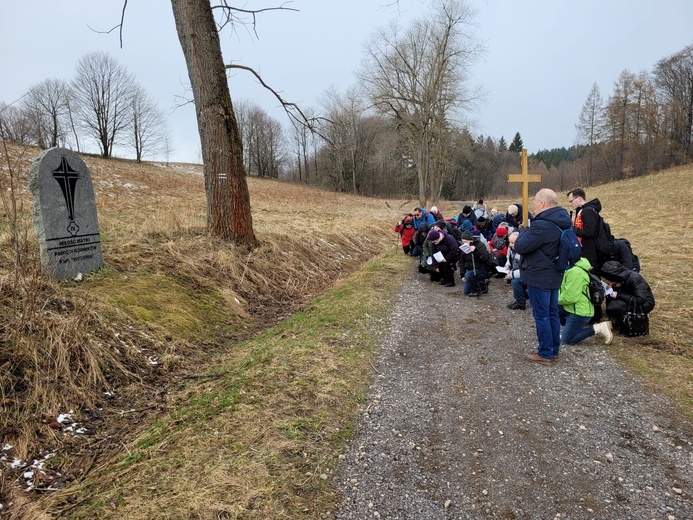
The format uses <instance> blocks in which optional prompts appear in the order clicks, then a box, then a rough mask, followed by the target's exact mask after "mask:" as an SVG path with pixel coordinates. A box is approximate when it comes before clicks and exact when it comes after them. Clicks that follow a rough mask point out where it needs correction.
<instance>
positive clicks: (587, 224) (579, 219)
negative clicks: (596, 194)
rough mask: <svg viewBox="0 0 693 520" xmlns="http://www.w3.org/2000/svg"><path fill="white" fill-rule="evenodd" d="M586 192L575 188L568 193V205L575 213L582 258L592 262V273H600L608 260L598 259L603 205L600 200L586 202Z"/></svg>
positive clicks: (574, 227) (575, 225)
mask: <svg viewBox="0 0 693 520" xmlns="http://www.w3.org/2000/svg"><path fill="white" fill-rule="evenodd" d="M585 196H586V195H585V190H583V189H582V188H575V189H573V190H570V191H569V192H568V204H570V207H571V208H573V210H574V211H575V221H574V223H573V229H574V231H575V234H576V235H577V236H578V238H579V239H580V244H581V245H582V256H583V257H584V258H587V260H589V261H590V265H591V266H592V272H593V273H598V272H599V269H600V268H601V266H602V263H603V262H604V261H605V260H607V259H602V260H601V261H599V260H600V259H599V258H598V256H599V255H598V254H597V246H596V238H597V235H598V234H599V219H600V218H601V217H600V216H599V212H600V211H601V210H602V203H601V202H599V199H592V200H591V201H589V202H586V201H585Z"/></svg>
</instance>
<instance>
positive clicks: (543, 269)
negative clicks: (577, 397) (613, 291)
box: [515, 188, 572, 365]
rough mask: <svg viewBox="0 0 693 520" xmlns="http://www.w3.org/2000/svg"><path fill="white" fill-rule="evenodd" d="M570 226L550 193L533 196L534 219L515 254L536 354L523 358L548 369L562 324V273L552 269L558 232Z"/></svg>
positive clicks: (548, 191)
mask: <svg viewBox="0 0 693 520" xmlns="http://www.w3.org/2000/svg"><path fill="white" fill-rule="evenodd" d="M571 225H572V222H571V220H570V215H568V212H567V211H566V210H564V209H563V208H561V207H559V206H558V197H557V196H556V193H555V192H554V191H553V190H549V189H546V188H545V189H542V190H539V191H538V192H537V194H536V195H535V196H534V219H533V220H532V223H531V225H530V227H528V228H524V229H522V230H521V231H520V235H519V236H518V237H517V240H515V251H516V252H518V253H519V254H521V255H522V266H521V268H520V280H521V281H522V282H524V283H526V284H527V292H528V293H529V302H530V304H531V305H532V315H533V316H534V323H535V325H536V329H537V338H538V340H539V345H538V347H537V353H536V354H534V353H533V354H525V359H526V360H527V361H532V362H535V363H542V364H544V365H551V364H553V363H554V362H555V361H558V351H559V349H560V346H561V322H560V319H559V317H558V289H559V288H560V287H561V282H562V281H563V273H562V272H560V271H558V270H557V269H556V267H555V265H554V261H555V258H556V257H557V256H558V247H559V243H560V240H561V230H563V229H568V228H570V226H571Z"/></svg>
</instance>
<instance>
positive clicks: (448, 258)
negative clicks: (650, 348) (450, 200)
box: [395, 207, 655, 345]
mask: <svg viewBox="0 0 693 520" xmlns="http://www.w3.org/2000/svg"><path fill="white" fill-rule="evenodd" d="M464 209H467V208H466V207H465V208H464ZM417 212H418V214H419V218H420V221H419V222H418V223H417V224H418V226H417V227H416V228H414V220H415V219H416V213H417ZM422 212H423V213H424V214H428V212H426V210H425V209H420V208H416V210H415V213H414V215H410V216H407V217H405V218H404V219H403V220H402V221H400V222H398V223H397V225H396V226H395V231H396V232H400V234H402V233H401V231H402V230H403V229H404V230H409V228H411V231H410V232H409V237H407V238H404V237H403V240H402V244H403V249H404V252H405V253H407V254H409V255H411V256H414V257H417V258H418V261H419V266H418V267H419V272H420V273H423V274H428V275H430V279H431V281H432V282H438V283H440V284H441V285H443V286H444V287H454V286H455V274H454V273H455V271H456V270H458V269H459V272H460V276H461V278H462V281H463V282H464V288H463V292H464V294H465V295H467V296H469V297H478V296H480V295H481V294H483V293H487V292H488V286H489V282H490V279H491V278H493V277H496V278H503V279H504V280H505V282H506V283H507V284H509V285H511V287H512V293H513V301H512V302H510V303H508V305H507V306H508V308H509V309H511V310H525V309H526V305H527V301H528V300H529V295H528V292H527V285H526V284H525V283H524V282H523V281H521V279H520V272H521V266H522V256H521V255H520V254H519V253H517V252H516V251H515V241H516V239H517V237H518V236H519V232H518V231H517V230H515V228H514V227H512V226H510V225H509V224H508V223H507V222H505V221H503V222H499V223H498V224H497V226H493V225H490V226H488V227H487V226H486V225H485V223H484V222H482V223H480V224H477V226H479V227H481V228H482V229H478V228H477V226H474V227H473V229H471V230H470V229H464V230H462V229H461V228H460V227H458V225H457V221H458V220H459V219H461V218H462V216H463V215H462V214H461V215H460V217H458V219H452V220H444V219H442V218H441V219H439V220H436V221H434V222H433V223H432V224H429V223H428V222H426V221H425V220H422V219H421V217H420V215H421V213H422ZM436 213H437V211H436ZM482 220H483V219H482ZM489 223H491V221H490V219H489ZM484 228H486V229H484ZM405 240H407V245H406V246H405ZM623 240H624V239H623ZM407 246H408V247H407ZM628 249H630V248H629V247H628ZM619 260H623V261H624V263H625V264H627V265H628V267H626V266H625V265H624V263H621V262H620V261H619ZM592 267H593V266H592V265H591V264H590V261H589V260H588V259H587V258H585V257H582V258H580V260H578V261H577V262H576V263H575V265H573V266H572V267H571V268H569V269H568V270H566V271H565V274H564V275H563V281H562V283H561V287H560V289H559V292H558V304H559V316H560V319H561V325H562V326H563V330H562V332H561V343H563V344H567V345H575V344H577V343H580V342H581V341H583V340H584V339H586V338H588V337H590V336H593V335H595V334H597V335H600V336H602V337H603V338H604V341H605V343H607V344H608V343H610V342H611V341H612V339H613V334H612V330H618V331H623V322H624V318H625V317H626V315H629V314H631V313H638V314H639V315H640V316H643V315H644V318H645V319H647V315H648V314H649V313H650V312H651V311H652V309H653V308H654V306H655V299H654V295H653V293H652V290H651V288H650V286H649V284H648V283H647V281H646V280H645V279H644V278H643V276H642V275H640V273H639V272H637V271H638V270H639V264H638V266H637V267H636V268H633V267H632V260H631V261H627V260H626V259H621V258H620V257H619V256H618V254H616V255H615V256H614V257H612V259H609V260H607V261H605V262H603V263H602V265H601V267H600V268H599V270H598V274H599V277H600V278H601V280H602V282H603V285H604V290H605V296H606V297H605V303H606V316H607V318H608V321H600V320H601V319H602V307H601V302H599V303H595V302H593V298H592V297H591V294H590V291H589V285H590V272H591V271H592V272H594V270H593V269H592ZM642 333H643V334H646V333H647V330H645V331H644V332H642Z"/></svg>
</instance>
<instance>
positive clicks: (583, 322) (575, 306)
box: [554, 258, 613, 361]
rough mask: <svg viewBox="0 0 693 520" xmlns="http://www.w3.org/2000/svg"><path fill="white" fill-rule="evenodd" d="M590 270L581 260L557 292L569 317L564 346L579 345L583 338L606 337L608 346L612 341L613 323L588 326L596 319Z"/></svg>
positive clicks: (584, 261) (566, 275)
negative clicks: (590, 287)
mask: <svg viewBox="0 0 693 520" xmlns="http://www.w3.org/2000/svg"><path fill="white" fill-rule="evenodd" d="M591 268H592V266H591V265H590V262H589V260H587V258H580V260H578V261H577V263H576V264H575V265H574V266H573V267H571V268H570V269H568V270H567V271H566V272H565V274H564V275H563V282H562V283H561V288H560V289H559V290H558V305H560V306H561V307H562V308H563V310H564V311H565V312H566V314H567V317H566V320H565V325H564V327H563V333H562V334H561V343H563V344H564V345H577V344H578V343H580V342H581V341H582V340H583V339H585V338H589V337H590V336H594V335H595V334H600V335H601V336H604V340H605V341H604V343H606V344H607V345H608V344H609V343H611V340H612V339H613V334H612V333H611V322H608V321H605V322H601V323H595V324H594V325H589V326H588V325H587V324H588V323H589V321H590V319H591V318H592V316H594V306H593V305H592V302H591V301H590V298H589V290H588V288H587V286H588V285H589V283H590V277H589V274H587V273H588V272H589V270H590V269H591ZM554 361H555V360H554Z"/></svg>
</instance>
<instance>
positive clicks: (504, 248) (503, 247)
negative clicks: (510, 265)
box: [488, 235, 508, 256]
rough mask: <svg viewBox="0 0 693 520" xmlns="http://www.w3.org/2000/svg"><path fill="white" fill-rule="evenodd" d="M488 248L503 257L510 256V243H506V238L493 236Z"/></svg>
mask: <svg viewBox="0 0 693 520" xmlns="http://www.w3.org/2000/svg"><path fill="white" fill-rule="evenodd" d="M488 246H489V249H490V250H491V252H492V253H495V254H497V255H501V256H505V255H507V254H508V242H507V241H506V239H505V237H499V236H498V235H493V237H492V238H491V240H490V241H489V243H488Z"/></svg>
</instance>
